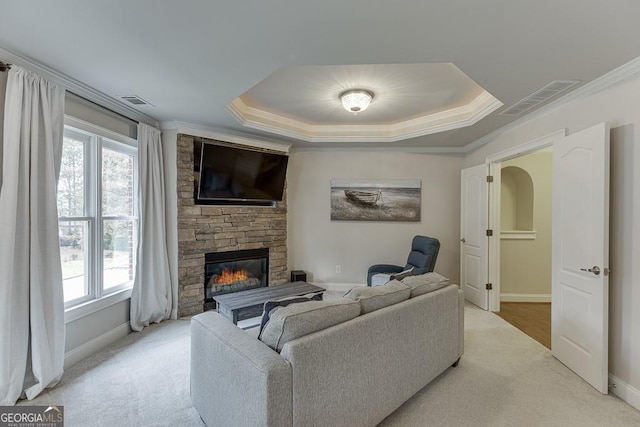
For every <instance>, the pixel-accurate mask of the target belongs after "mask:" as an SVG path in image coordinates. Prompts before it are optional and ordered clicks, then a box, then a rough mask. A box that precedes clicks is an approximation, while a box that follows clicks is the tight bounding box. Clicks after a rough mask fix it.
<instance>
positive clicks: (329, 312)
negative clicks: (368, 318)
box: [260, 300, 360, 352]
mask: <svg viewBox="0 0 640 427" xmlns="http://www.w3.org/2000/svg"><path fill="white" fill-rule="evenodd" d="M359 315H360V304H359V303H357V302H354V301H349V300H340V301H309V302H301V303H296V304H291V305H288V306H286V307H276V308H274V309H273V310H272V311H271V316H270V318H269V321H268V322H267V324H266V325H265V327H264V329H263V331H262V336H261V337H260V340H261V341H262V342H264V343H265V344H266V345H268V346H269V347H271V348H272V349H274V350H276V351H277V352H280V351H281V350H282V347H283V346H284V345H285V344H286V343H287V342H289V341H292V340H295V339H296V338H300V337H302V336H305V335H309V334H311V333H313V332H317V331H321V330H323V329H326V328H328V327H330V326H333V325H337V324H339V323H342V322H346V321H347V320H350V319H353V318H355V317H358V316H359Z"/></svg>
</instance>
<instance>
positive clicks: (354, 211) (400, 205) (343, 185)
mask: <svg viewBox="0 0 640 427" xmlns="http://www.w3.org/2000/svg"><path fill="white" fill-rule="evenodd" d="M421 194H422V187H421V181H420V180H419V179H371V180H369V179H367V180H353V179H332V180H331V220H332V221H401V222H420V206H421Z"/></svg>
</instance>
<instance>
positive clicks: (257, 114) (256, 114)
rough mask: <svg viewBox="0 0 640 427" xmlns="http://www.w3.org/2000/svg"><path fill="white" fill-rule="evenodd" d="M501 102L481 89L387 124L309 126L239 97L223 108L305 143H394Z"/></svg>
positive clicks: (248, 123) (469, 119) (467, 122)
mask: <svg viewBox="0 0 640 427" xmlns="http://www.w3.org/2000/svg"><path fill="white" fill-rule="evenodd" d="M502 105H503V104H502V102H500V101H499V100H498V99H496V98H495V97H494V96H493V95H491V94H490V93H489V92H487V91H482V93H480V95H478V96H477V97H476V98H474V99H473V101H471V102H469V103H468V104H465V105H462V106H460V107H455V108H451V109H448V110H445V111H441V112H438V113H435V114H429V115H426V116H421V117H417V118H414V119H410V120H404V121H400V122H396V123H392V124H388V125H312V124H309V123H305V122H302V121H300V120H296V119H293V118H290V117H285V116H282V115H279V114H275V113H273V112H270V111H266V110H262V109H259V108H255V107H252V106H250V105H247V104H246V103H245V102H244V101H243V100H242V99H241V98H240V97H238V98H235V99H234V100H233V101H231V102H230V103H229V104H227V106H226V107H225V108H226V110H227V112H228V113H229V114H230V115H231V116H232V117H233V118H235V119H236V120H237V121H238V122H239V123H240V124H241V125H242V126H245V127H248V128H251V129H256V130H260V131H264V132H269V133H274V134H277V135H282V136H285V137H288V138H294V139H298V140H302V141H306V142H397V141H402V140H405V139H410V138H416V137H420V136H424V135H430V134H433V133H438V132H445V131H448V130H453V129H459V128H461V127H466V126H471V125H473V124H474V123H476V122H477V121H478V120H480V119H482V118H484V117H486V116H487V115H489V114H491V113H492V112H493V111H495V110H497V109H498V108H500V107H501V106H502Z"/></svg>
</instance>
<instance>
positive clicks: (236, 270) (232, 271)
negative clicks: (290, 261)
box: [204, 248, 269, 301]
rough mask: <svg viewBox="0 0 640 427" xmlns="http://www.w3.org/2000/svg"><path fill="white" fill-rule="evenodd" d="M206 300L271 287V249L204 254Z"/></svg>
mask: <svg viewBox="0 0 640 427" xmlns="http://www.w3.org/2000/svg"><path fill="white" fill-rule="evenodd" d="M204 275H205V298H206V301H212V298H213V297H214V296H216V295H220V294H226V293H230V292H238V291H242V290H247V289H253V288H258V287H262V286H269V249H268V248H265V249H250V250H244V251H230V252H217V253H208V254H206V255H205V266H204Z"/></svg>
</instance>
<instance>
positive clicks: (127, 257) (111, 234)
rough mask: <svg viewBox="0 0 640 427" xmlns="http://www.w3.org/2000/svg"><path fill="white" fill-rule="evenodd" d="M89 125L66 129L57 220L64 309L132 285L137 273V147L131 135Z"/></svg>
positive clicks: (59, 181)
mask: <svg viewBox="0 0 640 427" xmlns="http://www.w3.org/2000/svg"><path fill="white" fill-rule="evenodd" d="M91 130H92V131H91V132H89V131H87V130H84V129H76V128H72V127H69V126H65V132H64V141H63V148H62V162H61V167H60V179H59V180H58V216H59V218H58V220H59V237H60V255H61V260H62V276H63V283H64V300H65V307H66V308H69V307H73V306H77V305H79V304H82V303H85V302H88V301H91V300H97V299H100V298H103V297H105V296H108V295H110V294H113V293H115V292H118V291H121V290H123V289H127V288H131V287H132V286H133V280H134V275H135V266H136V246H137V236H138V213H137V212H138V209H137V202H138V200H137V192H136V188H137V149H136V148H135V147H134V146H133V144H132V142H133V141H129V138H126V137H122V138H118V137H114V135H110V134H109V132H108V131H104V132H101V131H100V130H99V129H93V128H92V129H91ZM117 139H120V141H118V140H117Z"/></svg>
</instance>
